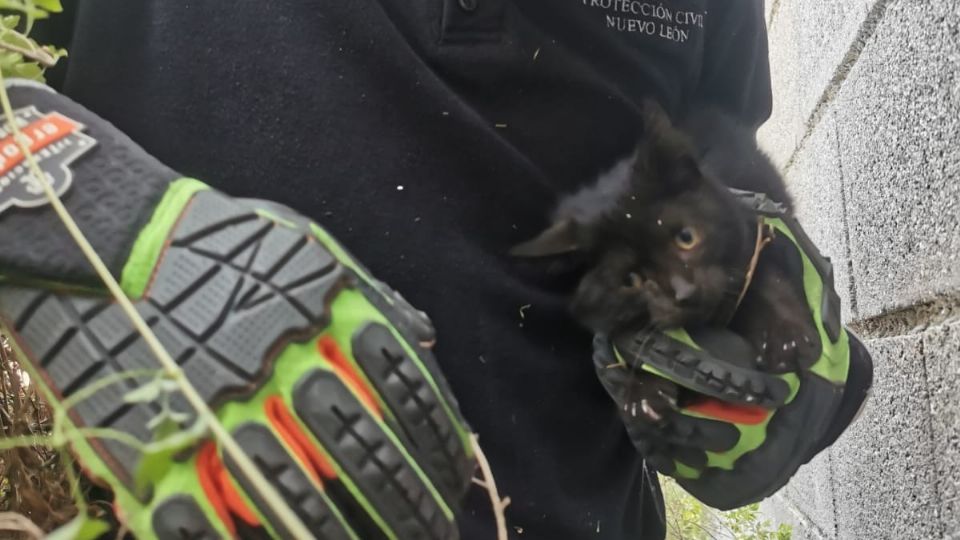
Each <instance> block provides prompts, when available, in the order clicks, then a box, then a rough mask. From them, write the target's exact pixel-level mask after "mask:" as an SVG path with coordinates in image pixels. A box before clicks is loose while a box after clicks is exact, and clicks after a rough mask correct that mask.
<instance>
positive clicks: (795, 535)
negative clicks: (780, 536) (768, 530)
mask: <svg viewBox="0 0 960 540" xmlns="http://www.w3.org/2000/svg"><path fill="white" fill-rule="evenodd" d="M760 513H761V514H763V517H764V519H769V520H770V522H771V523H773V524H776V525H777V526H779V524H781V523H784V524H787V525H789V526H790V527H791V535H790V538H791V540H831V539H832V536H828V535H826V534H824V533H823V531H821V530H820V528H819V527H818V526H817V525H816V524H815V523H813V522H812V521H811V520H809V519H807V518H806V516H804V515H803V514H802V513H801V512H800V511H799V509H798V508H796V507H795V506H794V505H793V503H792V502H790V501H788V500H787V499H786V498H785V497H783V496H781V495H774V496H773V497H770V498H768V499H765V500H764V501H763V502H761V503H760Z"/></svg>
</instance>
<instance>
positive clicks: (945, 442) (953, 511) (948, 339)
mask: <svg viewBox="0 0 960 540" xmlns="http://www.w3.org/2000/svg"><path fill="white" fill-rule="evenodd" d="M923 352H924V358H925V360H926V363H927V373H928V377H929V391H930V411H931V413H932V426H933V448H934V451H933V454H934V456H935V457H936V470H937V478H938V480H939V483H938V485H937V494H938V495H939V497H940V516H941V520H942V522H943V527H944V537H945V538H960V398H958V397H957V396H960V322H955V323H953V324H951V325H946V326H940V327H937V328H935V329H933V330H930V331H929V332H927V333H926V334H925V335H924V338H923Z"/></svg>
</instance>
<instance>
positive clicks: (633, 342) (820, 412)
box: [594, 197, 873, 510]
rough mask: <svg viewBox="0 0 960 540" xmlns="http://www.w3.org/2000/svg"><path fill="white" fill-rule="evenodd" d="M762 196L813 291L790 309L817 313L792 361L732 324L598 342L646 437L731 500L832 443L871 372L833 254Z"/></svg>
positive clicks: (649, 448)
mask: <svg viewBox="0 0 960 540" xmlns="http://www.w3.org/2000/svg"><path fill="white" fill-rule="evenodd" d="M754 202H755V203H756V204H755V205H754V206H755V209H756V210H757V212H758V214H759V215H761V216H763V219H764V220H765V222H766V224H768V225H769V226H772V227H774V229H775V230H776V233H777V236H776V240H774V241H775V242H780V243H781V244H780V246H779V247H780V248H784V249H788V250H793V251H794V252H795V253H796V254H797V255H798V256H799V257H800V262H802V265H800V266H799V267H798V268H801V269H799V271H797V272H796V273H795V274H793V275H790V278H792V279H794V280H796V284H797V285H798V288H799V289H802V291H803V293H804V296H805V298H804V299H805V300H806V302H805V303H804V305H803V306H802V308H800V309H802V310H803V313H802V314H791V315H792V316H794V315H804V316H805V317H807V318H809V319H810V320H811V321H812V323H813V326H814V328H815V332H814V335H816V336H818V339H814V340H812V341H813V342H814V343H813V345H814V346H810V347H805V348H804V349H801V352H802V353H803V354H799V355H798V354H796V352H795V351H792V350H791V351H789V353H790V359H791V362H790V363H789V364H786V365H788V368H787V369H782V368H783V365H784V364H781V365H780V366H777V367H780V368H781V369H779V370H775V371H774V370H770V369H767V368H768V367H771V366H765V365H764V362H763V361H762V360H763V358H764V351H762V350H761V349H762V348H765V346H766V344H765V343H764V344H756V343H751V342H749V341H748V340H746V339H744V338H743V337H741V336H740V335H738V334H736V333H734V332H732V331H729V330H708V329H701V330H698V331H690V332H687V331H684V330H674V331H669V332H663V333H661V332H656V331H641V332H632V333H631V332H628V333H624V334H621V335H616V336H613V337H612V338H610V339H608V338H606V337H602V336H601V337H597V338H596V339H595V343H594V363H595V367H596V369H597V374H598V375H599V377H600V380H601V382H602V383H603V385H604V387H605V388H606V390H607V392H608V393H609V394H610V395H611V397H612V398H613V399H614V401H615V402H616V403H617V406H618V408H619V411H620V414H621V416H622V418H623V420H624V422H625V424H626V427H627V432H628V434H629V436H630V438H631V440H632V441H633V443H634V445H635V446H636V447H637V449H638V450H639V451H640V452H641V454H642V455H643V456H644V457H645V458H646V460H647V462H648V463H649V464H650V465H651V466H653V467H654V468H655V469H657V470H658V471H659V472H660V473H662V474H666V475H669V476H673V477H674V478H676V479H677V481H678V483H679V484H680V485H681V486H683V488H684V489H686V490H687V491H688V492H689V493H691V494H692V495H694V496H695V497H697V498H698V499H700V500H701V501H703V502H704V503H706V504H708V505H710V506H713V507H715V508H718V509H722V510H726V509H731V508H736V507H739V506H743V505H746V504H750V503H753V502H756V501H759V500H761V499H763V498H765V497H767V496H769V495H771V494H773V493H774V492H776V491H777V490H779V489H780V488H781V487H783V486H784V485H785V484H786V483H787V482H788V481H789V479H790V478H791V477H792V476H793V474H794V473H795V472H796V471H797V469H798V468H799V467H800V466H801V465H803V464H804V463H807V462H808V461H809V460H810V459H812V458H813V457H814V456H815V455H816V454H818V453H819V452H820V451H821V450H823V449H824V448H826V447H828V446H829V445H831V444H832V443H833V442H834V441H835V440H836V438H837V437H838V436H839V435H840V434H841V433H842V432H843V430H845V429H846V427H847V426H848V425H849V424H850V422H851V421H852V420H853V419H854V417H855V416H856V414H857V412H858V411H859V410H860V408H861V407H862V404H863V402H864V400H865V399H866V397H867V394H868V391H869V388H870V386H871V383H872V377H873V375H872V373H873V366H872V361H871V359H870V355H869V353H868V352H867V350H866V348H864V346H863V344H862V343H861V342H860V341H859V340H858V339H857V338H856V337H855V336H853V335H852V334H851V333H850V332H849V331H848V330H846V329H845V328H843V327H842V326H841V324H840V314H839V300H838V299H837V296H836V293H835V291H834V290H833V279H832V272H831V267H830V262H829V260H827V259H826V258H824V257H822V256H821V255H820V254H819V252H818V251H817V249H816V248H815V247H814V245H813V244H812V243H811V242H810V240H809V239H808V238H807V237H806V235H805V234H804V232H803V230H802V229H801V228H800V226H799V225H798V224H797V223H796V221H795V220H793V219H791V218H788V217H786V216H783V215H780V213H779V212H778V211H777V208H776V206H775V205H769V204H766V202H765V201H764V200H763V199H762V197H761V198H758V199H757V200H756V201H754ZM743 315H745V316H746V317H747V320H746V322H747V323H748V324H746V325H745V326H748V327H751V328H758V327H759V326H760V325H766V326H768V327H771V328H776V327H777V325H778V324H780V325H782V324H785V323H784V321H776V320H751V317H754V318H760V317H768V316H769V313H767V312H764V313H756V314H751V313H746V314H743ZM761 345H762V346H761ZM778 345H779V343H778ZM784 350H786V347H784ZM758 360H760V362H758Z"/></svg>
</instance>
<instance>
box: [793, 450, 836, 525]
mask: <svg viewBox="0 0 960 540" xmlns="http://www.w3.org/2000/svg"><path fill="white" fill-rule="evenodd" d="M830 460H831V456H830V450H826V451H824V452H821V453H820V454H819V455H818V456H817V457H815V458H814V459H812V460H810V463H807V464H806V465H804V466H803V467H801V468H800V470H799V471H797V474H796V475H794V477H793V478H791V479H790V483H789V484H787V486H786V487H785V488H784V489H783V490H782V492H781V493H782V497H783V498H784V499H787V500H788V501H789V502H790V503H791V504H792V505H793V506H794V507H796V508H797V509H798V510H799V511H800V512H801V513H802V514H803V516H804V517H806V518H807V519H809V520H810V521H811V522H813V523H814V524H815V525H816V530H815V531H813V532H812V533H811V534H815V536H816V537H832V535H833V533H834V531H835V530H836V514H835V512H834V503H833V470H832V466H831V463H830ZM807 528H810V527H807Z"/></svg>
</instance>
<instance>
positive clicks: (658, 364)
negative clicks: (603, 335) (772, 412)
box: [614, 332, 790, 409]
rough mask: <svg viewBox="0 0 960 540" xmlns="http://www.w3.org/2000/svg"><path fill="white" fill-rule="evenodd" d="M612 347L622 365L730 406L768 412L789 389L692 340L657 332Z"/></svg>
mask: <svg viewBox="0 0 960 540" xmlns="http://www.w3.org/2000/svg"><path fill="white" fill-rule="evenodd" d="M722 334H723V335H724V336H725V337H726V338H728V339H727V341H728V342H736V343H738V344H740V343H742V340H740V339H739V338H738V336H736V335H735V334H732V333H730V332H723V333H722ZM735 338H736V339H735ZM686 339H689V336H687V338H686ZM614 344H615V347H616V350H617V352H618V353H619V354H620V358H622V359H623V361H624V362H625V363H626V364H628V365H630V366H634V367H637V368H639V367H640V366H642V365H647V366H648V369H649V368H653V369H655V370H656V371H657V372H659V373H660V374H662V375H664V376H666V377H667V378H669V379H670V380H673V381H675V382H676V383H677V384H680V385H681V386H684V387H686V388H689V389H690V390H693V391H695V392H698V393H701V394H704V395H707V396H711V397H715V398H717V399H721V400H724V401H727V402H730V403H736V404H741V405H752V406H760V407H764V408H770V409H772V408H776V407H778V406H780V405H782V404H783V403H784V402H785V401H786V400H787V398H788V397H789V394H790V387H789V386H788V385H787V384H786V383H785V382H784V381H783V380H781V379H780V378H778V377H776V376H774V375H770V374H767V373H763V372H761V371H757V370H756V369H752V368H749V367H742V363H741V362H737V363H736V364H735V363H731V362H728V361H726V360H723V359H721V357H718V356H715V355H714V354H711V352H709V351H708V350H705V349H703V348H700V347H699V346H698V344H694V342H693V341H692V340H689V343H684V342H683V341H679V340H677V339H674V338H673V337H670V336H668V335H666V334H661V333H658V332H639V333H634V334H625V335H622V336H618V337H617V338H616V339H615V340H614ZM733 350H735V351H742V350H743V349H742V348H740V347H737V348H736V349H733ZM730 354H740V353H737V352H733V353H730ZM723 355H724V358H725V357H726V356H728V352H727V351H726V350H725V351H723Z"/></svg>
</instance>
